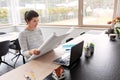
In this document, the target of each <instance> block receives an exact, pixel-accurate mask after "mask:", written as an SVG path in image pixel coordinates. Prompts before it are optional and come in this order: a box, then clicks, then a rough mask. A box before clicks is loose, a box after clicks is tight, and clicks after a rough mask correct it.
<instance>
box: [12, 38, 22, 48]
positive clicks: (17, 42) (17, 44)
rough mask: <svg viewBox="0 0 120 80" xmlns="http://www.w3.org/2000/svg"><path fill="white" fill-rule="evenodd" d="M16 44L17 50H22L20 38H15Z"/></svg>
mask: <svg viewBox="0 0 120 80" xmlns="http://www.w3.org/2000/svg"><path fill="white" fill-rule="evenodd" d="M14 45H16V50H21V48H20V44H19V41H18V39H16V40H15V42H14Z"/></svg>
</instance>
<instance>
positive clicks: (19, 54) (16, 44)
mask: <svg viewBox="0 0 120 80" xmlns="http://www.w3.org/2000/svg"><path fill="white" fill-rule="evenodd" d="M9 48H10V49H13V50H15V51H18V54H16V55H15V56H14V57H13V58H12V59H11V60H13V59H15V58H17V59H16V60H15V63H14V67H15V65H16V63H17V61H18V58H19V57H20V56H22V58H23V64H25V58H24V56H23V55H22V54H21V48H20V44H19V41H18V39H16V40H14V41H13V44H11V45H10V46H9ZM16 53H17V52H16Z"/></svg>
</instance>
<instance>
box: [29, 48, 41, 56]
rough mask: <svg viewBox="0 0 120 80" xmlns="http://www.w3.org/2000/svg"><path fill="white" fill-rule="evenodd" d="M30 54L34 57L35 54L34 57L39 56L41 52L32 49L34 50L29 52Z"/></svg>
mask: <svg viewBox="0 0 120 80" xmlns="http://www.w3.org/2000/svg"><path fill="white" fill-rule="evenodd" d="M29 54H30V55H33V54H34V55H39V54H40V51H39V50H37V49H32V50H30V51H29Z"/></svg>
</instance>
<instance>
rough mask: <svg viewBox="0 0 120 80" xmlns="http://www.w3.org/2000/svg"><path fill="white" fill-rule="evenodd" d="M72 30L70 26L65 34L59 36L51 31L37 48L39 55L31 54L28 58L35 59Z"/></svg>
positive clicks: (54, 46)
mask: <svg viewBox="0 0 120 80" xmlns="http://www.w3.org/2000/svg"><path fill="white" fill-rule="evenodd" d="M73 30H74V28H71V29H70V30H68V32H66V33H65V34H63V35H59V36H58V35H56V33H52V35H50V36H49V38H48V39H47V40H46V41H45V42H44V43H43V44H42V45H41V46H40V47H39V48H38V50H40V55H32V56H31V57H30V58H29V60H32V59H35V58H37V57H39V56H41V55H44V54H45V53H47V52H49V51H51V50H53V49H54V48H56V47H57V46H58V45H59V44H60V43H61V42H62V40H63V39H64V38H66V37H67V36H68V35H69V34H70V33H71V32H72V31H73Z"/></svg>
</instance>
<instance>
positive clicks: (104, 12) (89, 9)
mask: <svg viewBox="0 0 120 80" xmlns="http://www.w3.org/2000/svg"><path fill="white" fill-rule="evenodd" d="M113 11H114V0H84V2H83V12H84V13H83V14H84V15H83V24H84V25H106V24H107V22H108V21H109V20H112V18H113Z"/></svg>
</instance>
